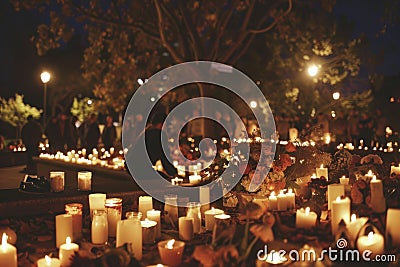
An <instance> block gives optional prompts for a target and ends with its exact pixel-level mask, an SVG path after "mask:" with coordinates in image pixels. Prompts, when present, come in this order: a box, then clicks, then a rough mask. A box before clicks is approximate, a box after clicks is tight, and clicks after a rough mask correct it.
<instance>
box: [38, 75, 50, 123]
mask: <svg viewBox="0 0 400 267" xmlns="http://www.w3.org/2000/svg"><path fill="white" fill-rule="evenodd" d="M50 77H51V76H50V73H48V72H47V71H43V72H42V74H40V79H41V80H42V83H43V88H44V94H43V126H45V125H46V102H47V101H46V100H47V98H46V92H47V83H48V82H49V81H50Z"/></svg>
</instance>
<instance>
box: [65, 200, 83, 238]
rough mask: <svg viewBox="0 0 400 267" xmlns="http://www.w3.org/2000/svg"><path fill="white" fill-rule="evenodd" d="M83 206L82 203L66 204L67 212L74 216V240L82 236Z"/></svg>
mask: <svg viewBox="0 0 400 267" xmlns="http://www.w3.org/2000/svg"><path fill="white" fill-rule="evenodd" d="M82 208H83V205H82V204H80V203H70V204H65V213H66V214H69V215H71V216H72V231H73V237H74V240H79V239H80V238H81V237H82Z"/></svg>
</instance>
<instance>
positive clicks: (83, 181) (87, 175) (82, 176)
mask: <svg viewBox="0 0 400 267" xmlns="http://www.w3.org/2000/svg"><path fill="white" fill-rule="evenodd" d="M78 190H80V191H90V190H92V172H90V171H79V172H78Z"/></svg>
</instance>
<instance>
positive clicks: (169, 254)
mask: <svg viewBox="0 0 400 267" xmlns="http://www.w3.org/2000/svg"><path fill="white" fill-rule="evenodd" d="M184 248H185V242H183V241H176V240H175V239H171V240H165V241H161V242H159V243H158V252H159V253H160V258H161V262H162V263H163V264H165V265H168V266H172V267H175V266H179V265H180V264H181V262H182V254H183V250H184Z"/></svg>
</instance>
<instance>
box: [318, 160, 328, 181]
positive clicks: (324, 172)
mask: <svg viewBox="0 0 400 267" xmlns="http://www.w3.org/2000/svg"><path fill="white" fill-rule="evenodd" d="M315 172H316V174H317V177H318V178H320V177H322V176H323V177H325V178H326V180H328V168H325V167H324V165H323V164H321V166H320V167H319V168H316V169H315Z"/></svg>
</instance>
